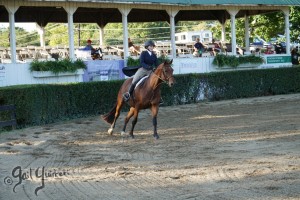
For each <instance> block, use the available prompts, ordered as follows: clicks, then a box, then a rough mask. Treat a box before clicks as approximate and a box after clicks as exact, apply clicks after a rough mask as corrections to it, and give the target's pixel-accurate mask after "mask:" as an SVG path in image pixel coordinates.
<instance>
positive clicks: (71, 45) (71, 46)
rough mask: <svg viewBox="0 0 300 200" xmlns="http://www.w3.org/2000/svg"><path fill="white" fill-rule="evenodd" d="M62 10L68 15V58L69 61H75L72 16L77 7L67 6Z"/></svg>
mask: <svg viewBox="0 0 300 200" xmlns="http://www.w3.org/2000/svg"><path fill="white" fill-rule="evenodd" d="M64 9H65V11H66V12H67V13H68V33H69V58H70V59H71V60H75V53H74V52H75V50H74V23H73V14H74V13H75V11H76V10H77V7H74V6H71V5H68V6H66V7H64Z"/></svg>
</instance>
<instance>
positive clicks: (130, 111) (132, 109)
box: [121, 107, 134, 138]
mask: <svg viewBox="0 0 300 200" xmlns="http://www.w3.org/2000/svg"><path fill="white" fill-rule="evenodd" d="M133 114H134V108H133V107H131V108H130V110H129V112H128V113H127V116H126V117H125V121H124V126H123V129H122V132H121V135H124V134H125V130H126V126H127V123H128V122H129V120H130V118H131V117H132V116H133ZM130 136H131V137H132V138H133V134H132V133H131V132H130Z"/></svg>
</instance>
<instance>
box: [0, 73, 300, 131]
mask: <svg viewBox="0 0 300 200" xmlns="http://www.w3.org/2000/svg"><path fill="white" fill-rule="evenodd" d="M175 78H176V84H175V86H174V87H173V88H169V87H168V86H167V85H163V87H162V95H163V99H164V101H165V104H164V105H165V106H166V105H179V104H186V103H195V102H199V101H200V100H203V99H205V100H209V101H216V100H222V99H235V98H247V97H256V96H264V95H276V94H287V93H298V92H300V67H292V68H278V69H260V70H249V71H248V70H247V71H246V70H243V71H230V72H217V73H209V74H185V75H176V76H175ZM122 83H123V80H118V81H102V82H89V83H76V84H63V85H58V84H57V85H56V84H54V85H51V84H47V85H22V86H12V87H3V88H0V105H7V104H14V105H16V109H17V113H16V114H17V122H18V127H24V126H31V125H41V124H48V123H53V122H57V121H61V120H66V119H72V118H79V117H85V116H92V115H100V114H104V113H106V112H108V111H109V110H110V108H111V107H112V106H113V105H114V103H115V100H116V97H117V93H118V90H119V88H120V86H121V84H122ZM0 116H1V114H0ZM0 119H1V118H0Z"/></svg>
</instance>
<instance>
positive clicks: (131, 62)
mask: <svg viewBox="0 0 300 200" xmlns="http://www.w3.org/2000/svg"><path fill="white" fill-rule="evenodd" d="M136 66H140V59H139V58H132V57H130V56H129V57H128V58H127V67H136Z"/></svg>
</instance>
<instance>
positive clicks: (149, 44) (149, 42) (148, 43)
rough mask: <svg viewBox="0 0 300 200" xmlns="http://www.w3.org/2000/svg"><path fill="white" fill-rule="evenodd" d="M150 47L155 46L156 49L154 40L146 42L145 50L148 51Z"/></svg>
mask: <svg viewBox="0 0 300 200" xmlns="http://www.w3.org/2000/svg"><path fill="white" fill-rule="evenodd" d="M149 46H154V47H155V44H154V42H153V41H152V40H148V41H146V42H145V49H147V48H148V47H149Z"/></svg>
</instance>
